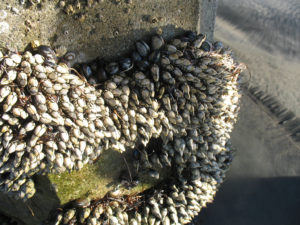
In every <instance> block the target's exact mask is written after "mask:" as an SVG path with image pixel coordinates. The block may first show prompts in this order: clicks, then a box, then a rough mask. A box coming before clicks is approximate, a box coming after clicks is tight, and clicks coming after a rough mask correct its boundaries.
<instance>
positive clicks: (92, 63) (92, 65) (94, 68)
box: [90, 60, 98, 72]
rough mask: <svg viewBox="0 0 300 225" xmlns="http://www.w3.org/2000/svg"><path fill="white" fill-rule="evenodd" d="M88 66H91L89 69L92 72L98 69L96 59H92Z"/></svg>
mask: <svg viewBox="0 0 300 225" xmlns="http://www.w3.org/2000/svg"><path fill="white" fill-rule="evenodd" d="M90 67H91V69H92V71H93V72H96V71H97V69H98V63H97V61H96V60H94V61H92V62H91V63H90Z"/></svg>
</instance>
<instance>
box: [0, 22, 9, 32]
mask: <svg viewBox="0 0 300 225" xmlns="http://www.w3.org/2000/svg"><path fill="white" fill-rule="evenodd" d="M8 31H9V25H8V23H7V22H5V21H4V22H0V34H2V33H7V32H8Z"/></svg>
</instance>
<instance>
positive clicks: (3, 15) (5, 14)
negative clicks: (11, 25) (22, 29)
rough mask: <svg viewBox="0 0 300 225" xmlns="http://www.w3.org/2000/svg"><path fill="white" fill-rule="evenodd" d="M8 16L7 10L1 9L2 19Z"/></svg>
mask: <svg viewBox="0 0 300 225" xmlns="http://www.w3.org/2000/svg"><path fill="white" fill-rule="evenodd" d="M6 16H7V12H6V11H5V10H3V9H2V10H0V19H1V20H4V19H5V18H6Z"/></svg>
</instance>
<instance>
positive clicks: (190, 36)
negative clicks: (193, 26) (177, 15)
mask: <svg viewBox="0 0 300 225" xmlns="http://www.w3.org/2000/svg"><path fill="white" fill-rule="evenodd" d="M185 37H186V38H188V40H189V41H190V42H191V41H194V40H195V39H196V38H197V34H196V33H195V32H193V31H190V30H189V31H187V32H186V33H185Z"/></svg>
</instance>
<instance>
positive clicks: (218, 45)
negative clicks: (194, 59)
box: [213, 41, 224, 51]
mask: <svg viewBox="0 0 300 225" xmlns="http://www.w3.org/2000/svg"><path fill="white" fill-rule="evenodd" d="M213 46H214V50H215V51H220V50H222V48H224V45H223V43H222V42H221V41H216V42H215V43H214V45H213Z"/></svg>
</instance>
